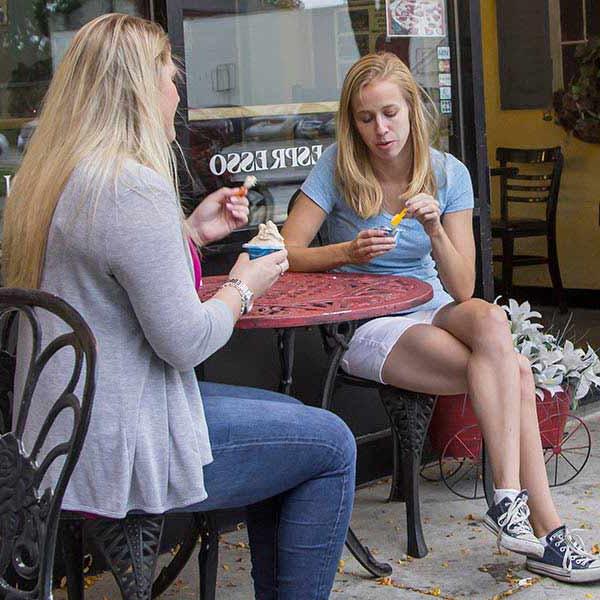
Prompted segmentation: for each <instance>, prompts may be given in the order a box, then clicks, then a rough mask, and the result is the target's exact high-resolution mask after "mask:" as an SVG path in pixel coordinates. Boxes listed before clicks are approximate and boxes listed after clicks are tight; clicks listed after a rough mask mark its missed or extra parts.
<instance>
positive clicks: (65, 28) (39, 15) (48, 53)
mask: <svg viewBox="0 0 600 600" xmlns="http://www.w3.org/2000/svg"><path fill="white" fill-rule="evenodd" d="M145 6H146V1H145V0H51V1H46V0H0V207H1V205H3V201H4V197H5V195H6V190H7V186H8V184H9V181H10V177H11V176H12V174H14V172H15V171H16V169H17V167H18V166H19V164H20V162H21V158H22V156H23V152H24V151H25V149H26V147H27V142H28V141H29V138H30V137H31V135H32V133H33V131H34V130H35V126H36V122H37V121H36V116H37V113H38V110H39V108H40V104H41V102H42V99H43V98H44V94H45V93H46V90H47V89H48V85H49V83H50V79H51V78H52V74H53V72H54V70H55V69H56V67H57V65H58V63H59V62H60V60H61V58H62V56H63V55H64V53H65V51H66V49H67V46H68V44H69V42H70V41H71V39H72V38H73V36H74V35H75V32H76V31H77V30H78V29H79V28H80V27H81V26H82V25H84V24H85V23H87V22H88V21H90V20H91V19H93V18H95V17H97V16H98V15H101V14H103V13H108V12H122V13H128V14H132V15H140V16H147V10H146V9H145ZM48 151H49V152H51V151H52V149H51V148H49V149H48Z"/></svg>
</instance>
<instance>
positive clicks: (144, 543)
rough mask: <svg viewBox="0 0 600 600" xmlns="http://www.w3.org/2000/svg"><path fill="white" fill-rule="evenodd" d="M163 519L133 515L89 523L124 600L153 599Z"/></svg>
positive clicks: (160, 516)
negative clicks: (153, 584)
mask: <svg viewBox="0 0 600 600" xmlns="http://www.w3.org/2000/svg"><path fill="white" fill-rule="evenodd" d="M164 520H165V519H164V515H157V516H154V515H153V516H149V515H135V516H133V515H132V516H129V517H126V518H125V519H96V520H93V521H91V522H90V523H89V531H90V533H91V534H92V536H93V539H94V541H95V542H96V544H97V545H98V547H99V549H100V551H101V552H102V554H103V556H104V558H105V559H106V562H107V563H108V565H109V567H110V570H111V571H112V574H113V575H114V577H115V579H116V581H117V584H118V586H119V589H120V590H121V595H122V597H123V599H124V600H150V599H151V597H152V594H151V592H152V581H153V578H154V570H155V568H156V561H157V559H158V551H159V545H160V538H161V536H162V530H163V524H164Z"/></svg>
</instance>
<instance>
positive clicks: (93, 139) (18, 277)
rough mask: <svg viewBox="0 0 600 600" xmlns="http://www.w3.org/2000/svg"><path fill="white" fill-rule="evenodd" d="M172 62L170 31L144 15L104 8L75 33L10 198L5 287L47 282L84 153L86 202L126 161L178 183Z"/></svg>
mask: <svg viewBox="0 0 600 600" xmlns="http://www.w3.org/2000/svg"><path fill="white" fill-rule="evenodd" d="M170 61H171V46H170V43H169V39H168V38H167V36H166V34H165V32H164V31H163V30H162V29H161V27H160V26H159V25H157V24H155V23H151V22H149V21H146V20H144V19H140V18H138V17H133V16H129V15H122V14H108V15H103V16H101V17H98V18H97V19H94V20H93V21H91V22H90V23H88V24H86V25H85V26H84V27H82V28H81V29H80V30H79V32H78V33H77V34H76V35H75V37H74V39H73V41H72V42H71V44H70V46H69V48H68V50H67V52H66V54H65V57H64V58H63V60H62V62H61V63H60V66H59V67H58V69H57V71H56V74H55V75H54V77H53V78H52V82H51V83H50V87H49V89H48V92H47V94H46V97H45V99H44V103H43V109H42V111H41V114H40V117H39V122H38V124H37V127H36V130H35V133H34V135H33V137H32V138H31V140H30V142H29V145H28V148H27V151H26V154H25V156H24V158H23V162H22V164H21V167H20V169H19V171H18V172H17V174H16V176H15V180H14V183H13V185H12V189H11V192H10V195H9V197H8V200H7V204H6V210H5V213H4V233H3V271H4V281H5V285H9V286H18V287H27V288H38V287H39V286H40V283H41V277H42V270H43V266H44V258H45V253H46V244H47V240H48V232H49V229H50V224H51V221H52V217H53V215H54V210H55V208H56V205H57V203H58V200H59V198H60V195H61V194H62V192H63V190H64V187H65V185H66V184H67V182H68V180H69V178H70V177H71V174H72V173H73V170H74V169H75V167H77V165H78V164H80V163H81V162H82V161H84V160H85V169H86V172H85V174H86V182H87V185H88V188H87V189H86V190H85V193H84V194H82V202H94V203H95V202H97V201H98V200H99V195H100V193H101V190H102V188H103V186H104V185H105V183H106V182H107V181H109V179H110V178H111V177H112V178H113V180H114V181H116V178H117V176H118V174H119V172H120V170H121V168H122V165H123V163H124V161H125V160H126V159H133V160H135V161H137V162H139V163H141V164H142V165H144V166H147V167H149V168H151V169H153V170H155V171H156V172H157V173H159V174H160V175H162V176H163V177H165V178H166V179H167V180H168V181H173V182H174V185H176V168H175V156H174V154H173V150H172V148H171V144H170V142H169V139H168V135H167V132H166V131H165V127H164V122H163V117H162V114H161V110H160V97H161V96H160V78H161V72H162V67H163V66H166V65H168V64H169V63H170ZM92 190H93V191H94V193H92V194H90V193H89V192H91V191H92ZM90 196H91V197H90Z"/></svg>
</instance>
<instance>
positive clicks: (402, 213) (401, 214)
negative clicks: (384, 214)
mask: <svg viewBox="0 0 600 600" xmlns="http://www.w3.org/2000/svg"><path fill="white" fill-rule="evenodd" d="M406 210H407V209H406V208H403V209H402V210H401V211H400V212H399V213H396V214H395V215H394V216H393V217H392V220H391V221H390V225H391V226H392V227H398V225H400V223H401V222H402V219H404V217H405V216H406Z"/></svg>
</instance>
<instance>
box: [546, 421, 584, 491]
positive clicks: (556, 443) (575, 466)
mask: <svg viewBox="0 0 600 600" xmlns="http://www.w3.org/2000/svg"><path fill="white" fill-rule="evenodd" d="M563 424H564V425H563ZM540 437H541V439H542V447H543V449H544V462H545V463H546V472H547V473H548V482H549V483H550V487H556V486H559V485H564V484H565V483H568V482H569V481H571V480H572V479H574V478H575V477H577V475H579V473H581V471H582V470H583V468H584V467H585V465H586V463H587V461H588V459H589V457H590V452H591V449H592V441H591V436H590V430H589V429H588V426H587V425H586V424H585V422H584V421H583V420H582V419H580V418H579V417H576V416H575V415H567V414H565V413H555V414H553V415H551V416H549V417H547V418H546V419H543V420H542V421H540Z"/></svg>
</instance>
